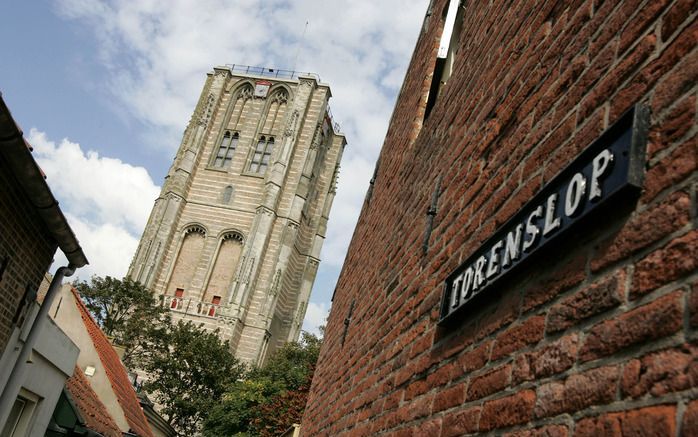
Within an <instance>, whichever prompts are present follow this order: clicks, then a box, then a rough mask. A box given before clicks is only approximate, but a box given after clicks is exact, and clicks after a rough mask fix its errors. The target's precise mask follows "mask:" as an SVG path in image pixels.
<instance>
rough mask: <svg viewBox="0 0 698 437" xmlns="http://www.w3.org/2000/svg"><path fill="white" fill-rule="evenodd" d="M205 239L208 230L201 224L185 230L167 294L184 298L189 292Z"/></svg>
mask: <svg viewBox="0 0 698 437" xmlns="http://www.w3.org/2000/svg"><path fill="white" fill-rule="evenodd" d="M205 240H206V231H205V230H204V229H203V228H202V227H200V226H197V225H194V226H191V227H189V228H187V229H186V230H185V231H184V237H183V239H182V244H181V246H180V248H179V253H178V254H177V258H176V260H175V264H174V267H173V268H172V276H171V277H170V281H169V283H168V286H167V294H169V295H174V296H176V297H178V298H182V297H184V295H185V294H186V293H188V292H189V289H190V287H191V280H192V279H193V277H194V273H195V272H196V267H197V266H198V264H199V258H200V257H201V251H202V250H203V248H204V242H205Z"/></svg>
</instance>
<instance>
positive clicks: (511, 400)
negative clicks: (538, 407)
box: [480, 390, 536, 431]
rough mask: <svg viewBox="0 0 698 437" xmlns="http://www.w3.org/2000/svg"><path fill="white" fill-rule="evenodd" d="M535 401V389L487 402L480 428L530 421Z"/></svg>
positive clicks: (487, 428)
mask: <svg viewBox="0 0 698 437" xmlns="http://www.w3.org/2000/svg"><path fill="white" fill-rule="evenodd" d="M535 403H536V393H535V392H534V391H533V390H524V391H520V392H518V393H516V394H513V395H511V396H507V397H504V398H499V399H495V400H492V401H488V402H485V405H484V406H483V407H482V414H481V416H480V430H481V431H489V430H491V429H497V428H504V427H506V426H511V425H516V424H518V423H525V422H528V421H529V420H530V419H531V415H532V413H533V407H534V405H535Z"/></svg>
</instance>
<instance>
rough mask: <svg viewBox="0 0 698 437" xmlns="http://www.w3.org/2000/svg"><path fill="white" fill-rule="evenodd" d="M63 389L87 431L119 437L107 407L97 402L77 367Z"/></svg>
mask: <svg viewBox="0 0 698 437" xmlns="http://www.w3.org/2000/svg"><path fill="white" fill-rule="evenodd" d="M65 388H66V389H67V390H68V393H70V397H71V398H72V400H73V403H75V406H76V407H77V408H78V410H80V415H81V416H82V418H83V419H84V420H85V425H87V427H88V428H89V429H91V430H93V431H97V432H98V433H100V434H102V435H103V436H104V437H121V430H120V429H119V426H118V425H117V424H116V422H115V421H114V418H112V417H111V416H110V415H109V412H108V411H107V407H105V406H104V404H103V403H102V401H100V400H99V398H98V397H97V393H95V391H94V390H92V387H91V386H90V381H88V380H87V377H86V376H85V375H84V374H83V373H82V370H80V368H79V367H77V366H76V367H75V372H74V373H73V376H71V377H70V378H68V380H67V381H66V382H65Z"/></svg>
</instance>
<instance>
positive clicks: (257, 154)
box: [250, 135, 274, 173]
mask: <svg viewBox="0 0 698 437" xmlns="http://www.w3.org/2000/svg"><path fill="white" fill-rule="evenodd" d="M273 150H274V137H272V136H271V135H269V136H265V135H262V136H261V137H259V141H258V142H257V147H256V148H255V151H254V155H252V162H250V171H251V172H253V173H265V172H266V171H267V167H269V159H270V157H271V152H272V151H273Z"/></svg>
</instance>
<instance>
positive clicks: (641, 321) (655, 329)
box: [579, 292, 682, 361]
mask: <svg viewBox="0 0 698 437" xmlns="http://www.w3.org/2000/svg"><path fill="white" fill-rule="evenodd" d="M680 298H681V293H680V292H675V293H672V294H669V295H667V296H663V297H660V298H659V299H657V300H655V301H653V302H650V303H648V304H646V305H643V306H641V307H639V308H635V309H634V310H631V311H628V312H627V313H625V314H622V315H621V316H619V317H616V318H615V319H613V320H606V321H604V322H601V323H599V324H597V325H595V326H594V327H593V328H592V329H591V331H590V332H589V334H588V335H587V338H586V341H585V342H584V346H582V349H581V351H580V352H579V359H580V360H581V361H589V360H594V359H597V358H601V357H604V356H608V355H611V354H613V353H615V352H617V351H619V350H621V349H623V348H625V347H628V346H630V345H633V344H636V343H640V342H647V341H650V340H654V339H657V338H661V337H664V336H667V335H669V334H673V333H674V332H676V331H678V330H679V329H681V324H682V310H681V303H680Z"/></svg>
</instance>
